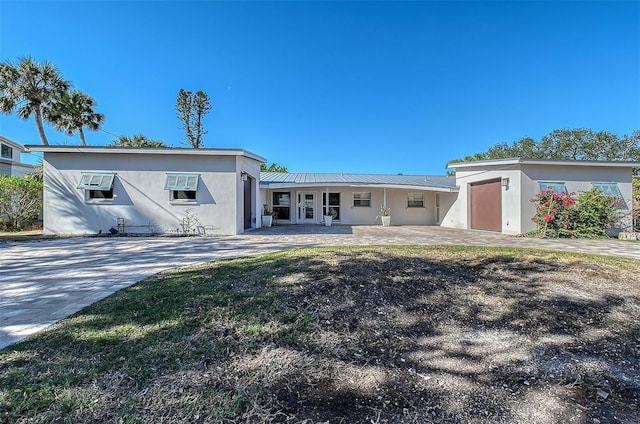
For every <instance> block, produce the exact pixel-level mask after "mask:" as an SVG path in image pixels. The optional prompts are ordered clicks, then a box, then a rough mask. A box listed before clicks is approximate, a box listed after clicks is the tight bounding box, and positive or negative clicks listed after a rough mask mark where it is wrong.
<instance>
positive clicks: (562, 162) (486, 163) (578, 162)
mask: <svg viewBox="0 0 640 424" xmlns="http://www.w3.org/2000/svg"><path fill="white" fill-rule="evenodd" d="M518 164H519V165H550V166H592V167H593V166H600V167H612V168H625V167H626V168H638V167H640V162H627V161H603V160H555V159H518V158H513V159H496V160H485V161H482V160H481V161H474V162H454V163H450V164H448V165H447V169H451V168H481V167H487V166H491V167H500V166H504V165H518Z"/></svg>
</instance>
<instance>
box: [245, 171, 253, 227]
mask: <svg viewBox="0 0 640 424" xmlns="http://www.w3.org/2000/svg"><path fill="white" fill-rule="evenodd" d="M252 209H253V208H252V205H251V178H249V177H247V180H246V181H245V182H244V228H245V229H246V228H251V210H252Z"/></svg>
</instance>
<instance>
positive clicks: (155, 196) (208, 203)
mask: <svg viewBox="0 0 640 424" xmlns="http://www.w3.org/2000/svg"><path fill="white" fill-rule="evenodd" d="M28 148H29V149H30V150H32V151H38V152H44V160H43V167H44V220H43V221H44V222H43V227H44V232H45V233H46V234H97V233H100V232H102V233H105V232H107V231H110V230H111V231H114V230H117V231H119V232H125V233H140V234H144V233H170V232H177V233H193V232H197V233H205V232H206V233H207V234H237V233H241V232H243V231H244V229H245V228H251V227H255V226H256V225H259V217H260V213H261V210H262V203H261V202H260V201H259V196H260V193H259V189H258V181H259V178H260V164H261V163H263V162H264V161H265V160H264V159H263V158H262V157H260V156H257V155H255V154H253V153H251V152H247V151H246V150H241V149H191V148H189V149H186V148H182V149H160V148H116V147H94V146H83V147H71V146H28ZM112 229H113V230H112Z"/></svg>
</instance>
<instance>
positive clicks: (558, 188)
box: [538, 181, 568, 194]
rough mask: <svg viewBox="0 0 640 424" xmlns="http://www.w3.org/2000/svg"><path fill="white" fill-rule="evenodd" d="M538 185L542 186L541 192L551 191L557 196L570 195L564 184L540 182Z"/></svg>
mask: <svg viewBox="0 0 640 424" xmlns="http://www.w3.org/2000/svg"><path fill="white" fill-rule="evenodd" d="M538 184H539V185H540V191H547V190H551V191H553V192H554V193H556V194H562V193H568V191H567V187H566V186H565V185H564V183H559V182H549V181H540V182H539V183H538Z"/></svg>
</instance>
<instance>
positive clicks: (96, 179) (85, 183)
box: [78, 172, 116, 191]
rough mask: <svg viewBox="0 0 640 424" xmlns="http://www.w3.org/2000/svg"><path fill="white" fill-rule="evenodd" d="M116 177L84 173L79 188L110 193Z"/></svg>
mask: <svg viewBox="0 0 640 424" xmlns="http://www.w3.org/2000/svg"><path fill="white" fill-rule="evenodd" d="M115 176H116V174H114V173H104V174H99V173H94V172H83V173H82V174H80V182H79V183H78V188H83V189H85V190H100V191H109V190H111V187H112V186H113V179H114V177H115Z"/></svg>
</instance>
